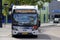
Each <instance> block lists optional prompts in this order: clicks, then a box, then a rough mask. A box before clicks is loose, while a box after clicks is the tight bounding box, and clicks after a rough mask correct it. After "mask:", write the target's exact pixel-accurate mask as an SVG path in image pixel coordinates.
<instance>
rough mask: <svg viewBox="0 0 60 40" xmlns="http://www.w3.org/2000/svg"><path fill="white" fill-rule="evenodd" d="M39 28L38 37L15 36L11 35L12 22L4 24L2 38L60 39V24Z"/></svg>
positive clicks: (24, 39)
mask: <svg viewBox="0 0 60 40" xmlns="http://www.w3.org/2000/svg"><path fill="white" fill-rule="evenodd" d="M39 30H40V34H39V35H38V38H30V37H28V38H20V37H19V38H14V37H11V24H8V25H3V28H2V29H1V28H0V40H60V24H54V25H50V26H42V27H40V28H39Z"/></svg>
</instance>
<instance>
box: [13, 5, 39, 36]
mask: <svg viewBox="0 0 60 40" xmlns="http://www.w3.org/2000/svg"><path fill="white" fill-rule="evenodd" d="M39 27H40V21H38V6H26V5H24V6H17V5H14V6H13V7H12V36H16V35H33V36H34V37H37V35H38V34H39V30H38V28H39Z"/></svg>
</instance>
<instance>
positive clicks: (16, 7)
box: [12, 5, 38, 10]
mask: <svg viewBox="0 0 60 40" xmlns="http://www.w3.org/2000/svg"><path fill="white" fill-rule="evenodd" d="M12 9H13V10H14V9H35V10H38V6H37V5H36V6H32V5H21V6H20V5H13V7H12Z"/></svg>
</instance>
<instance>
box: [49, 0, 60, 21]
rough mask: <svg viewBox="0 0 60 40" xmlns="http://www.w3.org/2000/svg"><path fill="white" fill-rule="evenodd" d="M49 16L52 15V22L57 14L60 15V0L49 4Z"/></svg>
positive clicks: (53, 0)
mask: <svg viewBox="0 0 60 40" xmlns="http://www.w3.org/2000/svg"><path fill="white" fill-rule="evenodd" d="M49 14H50V20H53V18H54V15H55V14H60V1H59V0H52V1H51V3H49Z"/></svg>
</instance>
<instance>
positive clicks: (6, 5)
mask: <svg viewBox="0 0 60 40" xmlns="http://www.w3.org/2000/svg"><path fill="white" fill-rule="evenodd" d="M4 7H5V9H6V10H5V11H6V22H5V23H6V24H7V23H8V13H7V11H8V10H7V7H8V4H7V3H5V4H4Z"/></svg>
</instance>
